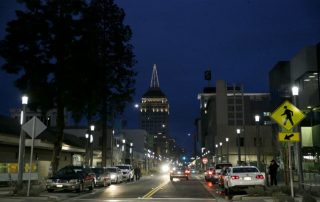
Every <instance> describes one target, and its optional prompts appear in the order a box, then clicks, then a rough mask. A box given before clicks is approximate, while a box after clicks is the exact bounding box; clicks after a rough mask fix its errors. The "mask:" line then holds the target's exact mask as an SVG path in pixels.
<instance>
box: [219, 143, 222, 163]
mask: <svg viewBox="0 0 320 202" xmlns="http://www.w3.org/2000/svg"><path fill="white" fill-rule="evenodd" d="M219 144H220V156H221V159H220V163H222V142H220V143H219Z"/></svg>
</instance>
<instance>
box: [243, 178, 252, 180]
mask: <svg viewBox="0 0 320 202" xmlns="http://www.w3.org/2000/svg"><path fill="white" fill-rule="evenodd" d="M243 179H244V180H251V177H244V178H243Z"/></svg>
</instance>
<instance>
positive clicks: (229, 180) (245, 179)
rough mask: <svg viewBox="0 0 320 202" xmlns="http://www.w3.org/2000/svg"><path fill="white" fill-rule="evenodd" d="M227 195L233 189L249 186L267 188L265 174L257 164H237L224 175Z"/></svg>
mask: <svg viewBox="0 0 320 202" xmlns="http://www.w3.org/2000/svg"><path fill="white" fill-rule="evenodd" d="M224 187H225V192H226V195H227V194H230V193H231V191H233V190H237V189H243V188H248V187H263V189H265V175H264V174H263V173H261V172H260V171H259V169H258V168H257V167H255V166H237V167H230V168H227V170H226V175H225V177H224Z"/></svg>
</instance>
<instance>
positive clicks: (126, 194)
mask: <svg viewBox="0 0 320 202" xmlns="http://www.w3.org/2000/svg"><path fill="white" fill-rule="evenodd" d="M50 195H51V196H57V195H60V196H59V199H60V200H59V201H61V200H62V201H63V200H65V201H82V202H86V201H91V202H92V201H117V202H118V201H119V202H121V201H141V200H143V201H157V202H161V201H166V202H169V201H183V202H188V201H204V202H207V201H208V202H213V201H217V200H216V199H215V197H214V189H212V187H209V186H208V184H206V183H204V180H203V178H201V176H197V175H193V176H192V177H191V178H190V179H189V180H185V179H174V180H173V181H172V182H171V181H170V179H169V175H168V174H162V175H154V176H143V177H142V178H141V179H140V180H139V181H135V182H125V183H121V184H112V185H111V186H109V187H101V188H96V189H95V190H94V191H86V192H83V193H80V194H77V193H59V192H55V193H50ZM61 197H62V198H61Z"/></svg>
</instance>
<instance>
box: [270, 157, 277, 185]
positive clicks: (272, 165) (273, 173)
mask: <svg viewBox="0 0 320 202" xmlns="http://www.w3.org/2000/svg"><path fill="white" fill-rule="evenodd" d="M278 167H279V166H278V164H277V163H276V161H275V160H272V161H271V163H270V165H269V174H270V185H271V186H272V185H273V184H274V185H277V170H278Z"/></svg>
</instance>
